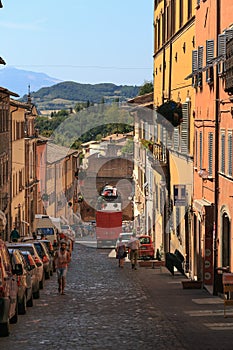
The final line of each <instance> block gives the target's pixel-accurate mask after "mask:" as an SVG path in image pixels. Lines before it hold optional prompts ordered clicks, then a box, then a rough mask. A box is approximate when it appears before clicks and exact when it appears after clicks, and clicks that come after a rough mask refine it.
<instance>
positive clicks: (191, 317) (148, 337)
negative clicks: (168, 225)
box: [0, 244, 233, 350]
mask: <svg viewBox="0 0 233 350" xmlns="http://www.w3.org/2000/svg"><path fill="white" fill-rule="evenodd" d="M108 254H109V250H97V249H95V248H90V247H89V248H88V247H85V246H83V245H80V244H76V245H75V248H74V251H73V254H72V261H71V264H70V267H69V271H68V276H67V280H68V281H67V282H68V283H67V287H66V295H64V296H63V295H59V294H58V292H57V281H56V275H55V274H54V275H53V277H52V278H51V279H50V280H47V281H46V284H45V288H44V289H43V290H42V291H41V297H40V299H38V300H34V306H33V307H32V308H28V309H27V314H26V315H22V316H19V321H18V323H17V324H16V325H11V334H10V336H9V337H7V338H0V349H1V350H9V349H11V350H14V349H17V350H25V349H26V350H29V349H30V350H31V349H33V350H37V349H38V350H39V349H46V350H47V349H48V350H50V349H51V350H52V349H62V348H64V349H68V350H71V349H79V350H92V349H99V350H104V349H109V350H110V349H113V350H117V349H121V348H124V349H125V350H133V349H142V350H144V349H147V350H150V349H151V350H152V349H153V350H154V349H156V348H159V349H160V350H163V349H164V350H165V349H166V350H170V349H173V350H174V349H179V350H182V349H197V348H198V349H199V350H200V349H218V350H220V349H222V350H223V349H228V347H227V345H226V344H227V343H228V344H229V342H230V341H232V340H233V335H232V329H233V323H232V319H224V318H223V311H222V310H223V305H222V301H221V300H220V298H217V297H212V296H210V295H209V294H208V293H207V292H206V291H205V290H196V291H194V290H193V291H184V290H182V288H181V287H180V281H181V278H183V277H181V276H179V275H178V276H177V277H175V278H172V277H171V276H170V275H169V274H168V273H167V272H164V273H161V271H156V270H154V269H151V268H150V269H148V268H139V269H138V270H137V271H134V270H131V269H130V265H129V263H126V264H125V267H124V269H119V268H118V266H117V260H116V259H114V258H109V257H108ZM165 282H166V283H167V286H168V287H169V288H167V289H165V287H164V286H165ZM172 298H173V299H174V303H172V302H171V300H172ZM193 301H196V302H195V303H194V302H193ZM195 313H196V314H195ZM214 324H215V329H214V326H211V325H214ZM208 325H209V326H208ZM216 325H217V326H216ZM220 325H221V327H222V329H220V328H219V329H217V331H218V332H216V327H217V328H218V327H220ZM224 327H225V328H224ZM219 330H220V332H219ZM224 339H225V343H224V341H223V340H224ZM230 348H231V347H230ZM230 348H229V349H230Z"/></svg>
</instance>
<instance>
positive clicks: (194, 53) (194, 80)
mask: <svg viewBox="0 0 233 350" xmlns="http://www.w3.org/2000/svg"><path fill="white" fill-rule="evenodd" d="M197 58H198V51H197V50H193V51H192V74H193V75H192V86H193V87H197V77H196V75H195V72H197V69H198V61H197Z"/></svg>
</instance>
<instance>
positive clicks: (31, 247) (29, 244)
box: [8, 242, 45, 289]
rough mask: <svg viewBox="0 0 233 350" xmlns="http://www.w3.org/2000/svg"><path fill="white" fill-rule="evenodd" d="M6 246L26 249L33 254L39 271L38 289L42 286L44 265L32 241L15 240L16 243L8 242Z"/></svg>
mask: <svg viewBox="0 0 233 350" xmlns="http://www.w3.org/2000/svg"><path fill="white" fill-rule="evenodd" d="M8 246H10V247H11V248H13V247H14V248H16V249H20V250H24V251H25V250H26V251H28V252H30V254H31V255H32V256H33V259H34V260H35V263H36V266H37V267H38V271H39V280H40V289H43V288H44V280H45V273H44V267H43V262H42V260H41V258H40V256H39V254H38V253H37V250H36V247H35V245H34V243H33V242H25V243H23V242H17V243H8Z"/></svg>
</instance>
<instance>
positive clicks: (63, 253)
mask: <svg viewBox="0 0 233 350" xmlns="http://www.w3.org/2000/svg"><path fill="white" fill-rule="evenodd" d="M54 261H55V268H56V269H57V281H58V293H60V294H62V295H64V294H65V292H64V289H65V286H66V274H67V269H68V264H69V262H70V253H69V252H68V250H67V242H66V241H65V240H62V241H61V246H60V248H59V249H58V250H57V251H56V253H55V256H54Z"/></svg>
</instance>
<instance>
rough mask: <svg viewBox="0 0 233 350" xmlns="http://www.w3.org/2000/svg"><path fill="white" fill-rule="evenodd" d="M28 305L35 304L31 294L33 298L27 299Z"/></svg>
mask: <svg viewBox="0 0 233 350" xmlns="http://www.w3.org/2000/svg"><path fill="white" fill-rule="evenodd" d="M27 306H29V307H32V306H33V295H31V298H30V299H29V300H28V301H27Z"/></svg>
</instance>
